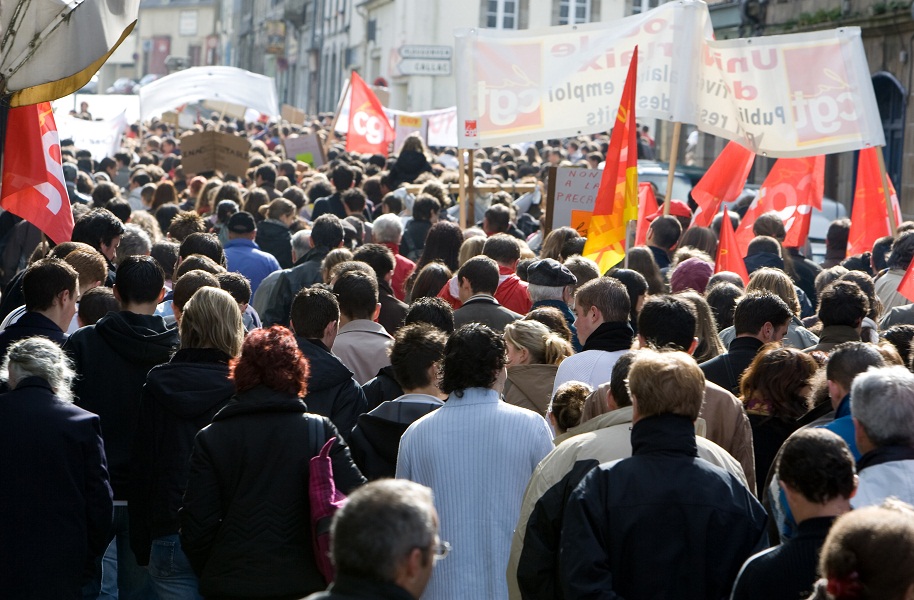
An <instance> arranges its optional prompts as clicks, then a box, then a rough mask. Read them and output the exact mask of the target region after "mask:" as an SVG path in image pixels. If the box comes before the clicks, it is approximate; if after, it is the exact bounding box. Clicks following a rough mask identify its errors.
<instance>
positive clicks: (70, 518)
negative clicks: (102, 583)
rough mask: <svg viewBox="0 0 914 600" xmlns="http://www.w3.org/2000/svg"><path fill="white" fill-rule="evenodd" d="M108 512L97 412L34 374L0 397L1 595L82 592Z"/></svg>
mask: <svg viewBox="0 0 914 600" xmlns="http://www.w3.org/2000/svg"><path fill="white" fill-rule="evenodd" d="M111 516H112V503H111V487H110V486H109V485H108V470H107V467H106V462H105V451H104V447H103V443H102V438H101V429H100V426H99V419H98V417H97V416H95V415H93V414H91V413H88V412H86V411H84V410H82V409H80V408H77V407H75V406H73V405H72V404H64V403H62V402H61V401H60V400H59V399H58V398H57V397H56V396H55V395H54V392H53V391H52V390H51V388H50V386H49V385H48V384H47V382H45V380H44V379H41V378H39V377H27V378H25V379H23V380H22V381H21V382H19V385H18V386H17V387H16V389H15V390H13V391H11V392H9V393H7V394H3V395H2V396H0V588H2V593H0V595H2V596H3V597H4V598H24V599H25V598H27V599H33V598H34V599H35V600H43V599H46V598H54V599H59V598H79V597H81V594H80V587H81V585H82V584H83V583H84V577H85V576H86V575H87V574H88V573H87V568H88V567H89V566H90V565H92V564H93V563H94V559H95V558H96V557H98V556H101V554H102V553H104V551H105V548H106V546H107V545H108V540H109V535H110V533H111Z"/></svg>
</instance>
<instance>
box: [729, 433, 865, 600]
mask: <svg viewBox="0 0 914 600" xmlns="http://www.w3.org/2000/svg"><path fill="white" fill-rule="evenodd" d="M775 468H776V469H777V475H778V477H779V478H780V481H781V488H782V489H783V490H784V493H785V495H786V497H787V504H788V505H789V506H790V510H791V512H792V513H793V515H794V517H795V518H796V520H797V523H799V529H798V531H797V535H796V536H795V537H793V538H791V539H789V540H787V541H786V542H785V543H783V544H781V545H780V546H777V547H775V548H771V549H770V550H765V551H763V552H761V553H759V554H756V555H755V556H753V557H751V558H750V559H749V560H747V561H746V564H744V565H743V568H742V570H741V571H740V573H739V576H738V577H737V578H736V583H735V584H734V585H733V594H732V596H730V598H731V600H770V599H772V598H807V597H809V596H810V595H811V594H812V591H813V589H812V588H813V585H814V584H815V582H816V578H817V577H816V573H817V567H818V563H819V550H820V549H821V548H822V544H823V543H825V536H826V535H828V530H829V529H830V528H831V526H832V523H834V522H835V519H837V518H838V517H839V516H841V515H842V514H844V513H846V512H848V511H849V510H850V509H851V498H852V497H853V496H854V493H855V492H856V489H857V476H856V475H855V474H854V459H853V457H852V456H851V455H850V452H849V451H848V448H847V444H845V443H844V441H843V440H842V439H841V438H840V437H838V436H837V435H835V434H833V433H831V432H830V431H824V430H822V429H801V430H800V431H798V432H796V433H794V434H793V435H791V436H790V437H789V438H787V441H786V442H784V446H783V447H782V448H781V452H780V454H779V458H778V460H777V463H776V466H775Z"/></svg>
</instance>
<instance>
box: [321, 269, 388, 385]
mask: <svg viewBox="0 0 914 600" xmlns="http://www.w3.org/2000/svg"><path fill="white" fill-rule="evenodd" d="M333 293H334V294H336V296H337V298H339V303H340V328H339V332H338V334H337V338H336V341H335V343H334V350H335V354H336V355H337V356H338V357H339V359H340V360H341V361H343V364H344V365H346V366H347V367H349V369H350V370H351V371H352V372H353V373H354V374H355V380H356V381H358V382H359V384H364V383H365V382H367V381H368V380H369V379H371V378H372V377H374V376H375V375H377V373H378V371H379V370H380V369H381V368H382V367H386V366H387V365H389V364H390V357H388V355H387V351H388V349H389V348H390V346H391V344H393V341H394V338H393V337H392V336H391V335H390V334H389V333H387V331H385V330H384V327H383V326H381V325H380V324H379V323H377V322H375V319H377V318H378V313H379V312H380V310H381V305H380V304H379V303H378V282H377V280H376V279H375V278H374V277H373V276H371V275H368V274H366V273H363V272H361V271H355V270H352V271H346V272H344V273H342V274H341V275H339V276H338V277H337V279H336V281H335V282H334V283H333Z"/></svg>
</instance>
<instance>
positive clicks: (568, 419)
mask: <svg viewBox="0 0 914 600" xmlns="http://www.w3.org/2000/svg"><path fill="white" fill-rule="evenodd" d="M592 392H593V389H591V387H590V386H589V385H587V384H586V383H581V382H580V381H569V382H567V383H563V384H562V385H560V386H559V389H557V390H556V391H555V395H554V396H553V397H552V402H550V403H549V410H548V413H547V414H548V416H549V422H550V423H551V424H552V428H553V429H554V430H555V435H556V436H560V435H562V434H564V433H567V432H568V430H569V429H573V428H575V427H577V426H578V425H580V424H581V418H582V416H583V415H584V405H585V404H587V398H588V397H590V394H591V393H592Z"/></svg>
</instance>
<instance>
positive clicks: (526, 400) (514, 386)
mask: <svg viewBox="0 0 914 600" xmlns="http://www.w3.org/2000/svg"><path fill="white" fill-rule="evenodd" d="M558 370H559V366H558V365H543V364H538V365H515V366H513V367H508V380H507V382H506V383H505V402H507V403H508V404H513V405H514V406H520V407H521V408H526V409H528V410H532V411H533V412H535V413H538V414H539V415H541V416H543V417H545V416H546V409H547V408H549V401H550V400H552V384H553V383H554V382H555V374H556V373H557V372H558Z"/></svg>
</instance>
